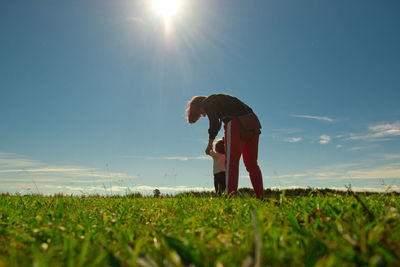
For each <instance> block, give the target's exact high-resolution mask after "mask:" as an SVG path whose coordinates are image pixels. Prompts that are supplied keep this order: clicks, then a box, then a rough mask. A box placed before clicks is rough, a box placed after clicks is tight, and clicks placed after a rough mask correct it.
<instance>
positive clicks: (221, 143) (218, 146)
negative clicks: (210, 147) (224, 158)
mask: <svg viewBox="0 0 400 267" xmlns="http://www.w3.org/2000/svg"><path fill="white" fill-rule="evenodd" d="M215 152H218V153H221V154H225V140H224V138H223V137H222V138H221V139H218V140H217V142H215Z"/></svg>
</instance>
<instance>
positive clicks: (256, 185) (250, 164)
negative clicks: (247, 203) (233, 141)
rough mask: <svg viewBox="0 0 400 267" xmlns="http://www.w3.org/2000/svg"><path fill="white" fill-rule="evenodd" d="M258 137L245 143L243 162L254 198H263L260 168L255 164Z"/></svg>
mask: <svg viewBox="0 0 400 267" xmlns="http://www.w3.org/2000/svg"><path fill="white" fill-rule="evenodd" d="M258 137H259V136H258V135H256V136H254V137H252V138H251V139H250V140H248V141H247V142H246V144H245V146H244V148H243V162H244V165H245V166H246V169H247V171H248V172H249V175H250V180H251V184H252V185H253V189H254V193H255V194H256V197H257V198H262V197H263V196H264V188H263V180H262V174H261V170H260V167H259V166H258V163H257V157H258Z"/></svg>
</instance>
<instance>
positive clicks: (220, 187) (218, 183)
mask: <svg viewBox="0 0 400 267" xmlns="http://www.w3.org/2000/svg"><path fill="white" fill-rule="evenodd" d="M214 187H215V192H216V193H217V194H218V195H221V194H222V192H224V191H225V172H219V173H217V174H214Z"/></svg>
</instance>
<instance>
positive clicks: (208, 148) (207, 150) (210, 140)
mask: <svg viewBox="0 0 400 267" xmlns="http://www.w3.org/2000/svg"><path fill="white" fill-rule="evenodd" d="M213 142H214V139H209V140H208V145H207V148H206V151H205V152H206V154H207V155H210V152H211V151H212V145H213Z"/></svg>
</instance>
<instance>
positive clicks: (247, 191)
mask: <svg viewBox="0 0 400 267" xmlns="http://www.w3.org/2000/svg"><path fill="white" fill-rule="evenodd" d="M389 189H390V188H389ZM283 194H284V195H285V196H286V197H300V196H316V195H326V194H336V195H342V196H344V195H348V194H357V195H358V194H361V195H374V194H390V195H396V196H398V195H400V192H393V191H389V190H387V192H367V191H365V192H360V191H358V192H353V191H352V190H351V188H350V189H348V190H335V189H330V188H292V189H270V188H269V189H265V190H264V197H265V198H279V197H280V196H281V195H283ZM1 195H2V196H10V195H17V196H20V195H21V194H18V193H17V194H10V193H1ZM29 196H45V195H42V194H29ZM52 196H55V197H98V198H124V197H127V198H145V197H147V198H148V197H156V198H157V197H160V198H164V197H218V196H217V195H216V194H215V192H212V191H188V192H181V193H177V194H164V193H162V192H161V191H160V190H158V189H155V190H154V191H153V195H151V194H150V195H149V194H142V193H140V192H132V193H128V194H125V195H118V194H115V195H102V194H93V195H92V194H87V195H82V194H79V195H74V194H63V193H58V194H54V195H52ZM237 196H238V197H255V195H254V191H253V189H252V188H246V187H245V188H239V190H238V194H237Z"/></svg>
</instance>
